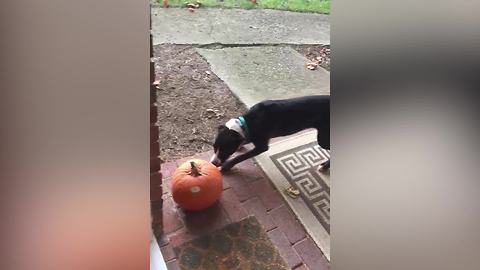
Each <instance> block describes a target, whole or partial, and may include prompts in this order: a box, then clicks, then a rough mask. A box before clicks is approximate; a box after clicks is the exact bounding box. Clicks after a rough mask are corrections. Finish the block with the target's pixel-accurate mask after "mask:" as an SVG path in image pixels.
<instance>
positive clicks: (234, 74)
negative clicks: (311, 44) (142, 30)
mask: <svg viewBox="0 0 480 270" xmlns="http://www.w3.org/2000/svg"><path fill="white" fill-rule="evenodd" d="M197 51H198V52H199V53H200V54H201V55H202V56H203V57H205V58H206V59H207V61H208V62H209V63H210V66H211V68H212V70H213V72H214V73H215V74H216V75H217V76H218V77H220V79H222V80H223V81H225V83H226V84H227V85H228V86H229V87H230V89H231V90H232V92H233V93H234V94H235V95H236V96H237V97H238V98H239V99H240V101H241V102H243V103H244V104H245V105H246V106H247V107H251V106H252V105H254V104H256V103H258V102H260V101H262V100H266V99H284V98H293V97H299V96H306V95H321V94H330V73H329V72H327V71H326V70H324V69H322V68H319V69H317V70H314V71H312V70H309V69H307V68H306V66H305V65H306V64H307V63H308V60H307V59H306V58H305V57H304V56H302V55H301V54H299V53H298V52H297V51H295V50H293V49H291V48H289V47H279V46H276V47H270V46H260V47H238V48H226V49H215V50H211V49H197Z"/></svg>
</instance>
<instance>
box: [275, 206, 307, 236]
mask: <svg viewBox="0 0 480 270" xmlns="http://www.w3.org/2000/svg"><path fill="white" fill-rule="evenodd" d="M270 216H271V217H272V219H273V221H274V222H275V224H276V225H277V226H278V227H279V228H280V230H282V232H283V233H284V234H285V235H286V236H287V238H288V240H289V241H290V243H292V244H293V243H296V242H298V241H300V240H301V239H303V238H305V236H306V234H305V230H304V229H303V227H302V225H300V223H299V222H298V221H297V219H296V218H295V216H294V215H293V213H292V212H291V211H290V209H288V208H287V206H285V205H282V206H280V207H278V208H276V209H273V210H272V211H270Z"/></svg>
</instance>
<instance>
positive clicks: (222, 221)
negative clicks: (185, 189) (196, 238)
mask: <svg viewBox="0 0 480 270" xmlns="http://www.w3.org/2000/svg"><path fill="white" fill-rule="evenodd" d="M178 213H179V215H180V218H181V219H182V221H183V223H184V224H185V228H186V229H187V230H188V231H189V232H190V233H191V234H192V235H202V234H205V233H210V232H212V231H213V230H216V229H220V228H222V227H223V226H225V225H227V224H229V223H230V218H229V217H228V215H227V213H225V211H224V210H223V209H222V207H221V206H220V204H219V203H215V204H214V205H213V206H211V207H209V208H208V209H205V210H202V211H185V210H183V209H181V208H179V209H178Z"/></svg>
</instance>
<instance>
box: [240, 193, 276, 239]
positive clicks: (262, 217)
mask: <svg viewBox="0 0 480 270" xmlns="http://www.w3.org/2000/svg"><path fill="white" fill-rule="evenodd" d="M243 207H244V208H245V210H247V213H248V214H250V215H253V216H255V217H256V218H257V219H258V222H260V224H262V226H263V227H264V229H265V230H267V231H269V230H271V229H273V228H275V227H276V226H275V223H273V221H272V218H271V217H270V215H269V214H268V213H267V210H266V209H265V206H264V205H263V203H262V201H260V199H259V198H257V197H254V198H252V199H250V200H248V201H246V202H245V203H244V204H243Z"/></svg>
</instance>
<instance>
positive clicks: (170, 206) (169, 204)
mask: <svg viewBox="0 0 480 270" xmlns="http://www.w3.org/2000/svg"><path fill="white" fill-rule="evenodd" d="M162 213H163V231H164V232H165V233H166V234H169V233H171V232H174V231H177V230H179V229H180V228H182V227H183V223H182V220H181V219H180V215H179V213H178V210H177V207H176V206H175V202H174V201H173V199H172V198H171V197H166V198H164V200H163V209H162Z"/></svg>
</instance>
